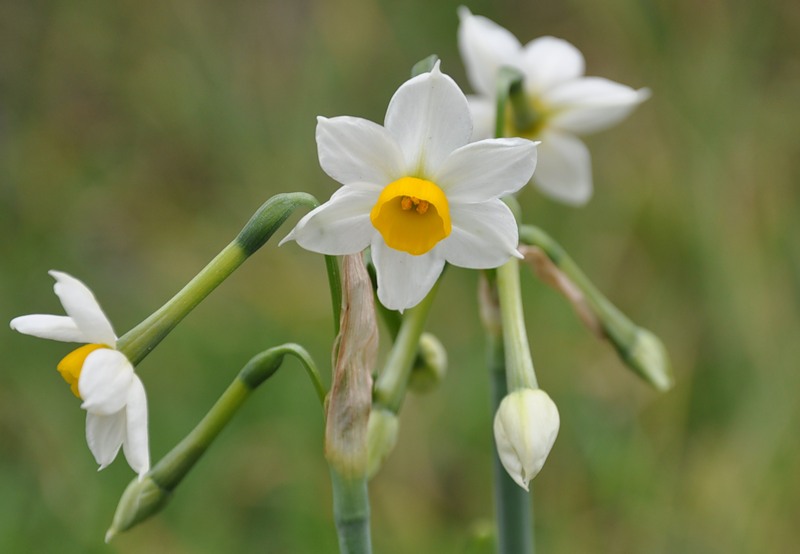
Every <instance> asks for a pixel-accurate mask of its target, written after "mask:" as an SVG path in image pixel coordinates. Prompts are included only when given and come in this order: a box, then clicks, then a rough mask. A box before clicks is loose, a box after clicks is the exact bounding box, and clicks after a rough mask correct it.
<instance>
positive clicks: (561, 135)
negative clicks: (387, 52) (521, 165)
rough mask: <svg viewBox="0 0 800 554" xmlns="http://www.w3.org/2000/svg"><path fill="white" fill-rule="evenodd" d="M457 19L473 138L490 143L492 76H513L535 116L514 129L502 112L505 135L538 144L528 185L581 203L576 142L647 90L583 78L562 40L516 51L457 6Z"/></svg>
mask: <svg viewBox="0 0 800 554" xmlns="http://www.w3.org/2000/svg"><path fill="white" fill-rule="evenodd" d="M458 15H459V18H460V25H459V29H458V46H459V50H460V51H461V57H462V59H463V61H464V65H465V67H466V71H467V77H468V78H469V81H470V83H471V84H472V87H473V89H474V90H475V92H476V93H477V96H470V97H469V103H470V109H471V110H472V113H473V117H474V120H475V138H482V137H488V136H494V128H495V117H496V99H495V97H496V81H497V72H498V71H499V70H500V68H502V67H505V66H508V67H513V68H515V69H517V70H518V71H520V72H521V73H522V74H523V76H524V82H523V86H524V90H525V95H526V97H527V101H528V104H529V106H530V109H531V113H532V114H533V115H534V116H535V117H533V119H532V120H531V121H529V122H527V124H526V128H522V129H520V128H517V126H516V124H515V121H514V118H513V117H511V114H510V113H509V114H508V116H507V118H506V124H505V126H506V133H505V134H506V135H508V136H522V137H527V138H531V139H535V140H540V141H541V145H540V146H539V163H538V167H537V168H536V175H535V176H534V179H533V182H534V184H535V185H536V186H537V187H538V188H539V190H541V191H542V192H543V193H544V194H546V195H547V196H550V197H552V198H554V199H556V200H560V201H562V202H565V203H567V204H573V205H581V204H585V203H586V202H587V201H588V200H589V198H590V197H591V195H592V166H591V156H590V154H589V150H588V148H586V145H585V144H584V143H583V142H582V141H581V140H580V139H579V138H578V137H577V136H576V135H584V134H588V133H593V132H595V131H600V130H603V129H606V128H608V127H610V126H612V125H614V124H616V123H618V122H619V121H621V120H622V119H624V118H625V117H627V116H628V114H630V113H631V111H633V109H634V108H635V107H636V106H637V105H639V104H640V103H642V102H643V101H644V100H646V99H647V98H648V97H649V96H650V91H649V90H648V89H639V90H634V89H632V88H630V87H628V86H625V85H621V84H619V83H615V82H614V81H610V80H608V79H604V78H601V77H585V76H584V59H583V55H582V54H581V53H580V51H579V50H578V49H577V48H575V47H574V46H573V45H572V44H570V43H569V42H567V41H565V40H563V39H559V38H554V37H550V36H545V37H540V38H537V39H535V40H532V41H531V42H529V43H528V44H526V45H525V46H522V45H521V44H520V42H519V41H518V40H517V38H516V37H515V36H514V35H512V34H511V33H510V32H509V31H507V30H506V29H504V28H503V27H501V26H499V25H497V24H496V23H494V22H493V21H491V20H489V19H487V18H485V17H482V16H476V15H472V13H470V11H469V9H467V8H466V7H464V6H462V7H461V8H459V11H458Z"/></svg>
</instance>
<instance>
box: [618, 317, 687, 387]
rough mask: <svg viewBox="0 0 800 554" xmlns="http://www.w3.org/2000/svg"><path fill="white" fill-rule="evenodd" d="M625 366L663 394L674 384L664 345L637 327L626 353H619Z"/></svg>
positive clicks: (651, 334) (654, 336) (646, 331)
mask: <svg viewBox="0 0 800 554" xmlns="http://www.w3.org/2000/svg"><path fill="white" fill-rule="evenodd" d="M620 355H621V356H623V358H624V359H625V361H626V362H627V364H628V365H629V366H630V368H631V369H633V370H634V371H635V372H636V373H638V374H639V375H640V376H641V377H642V378H643V379H644V380H645V381H647V382H648V383H650V384H651V385H653V386H654V387H655V388H656V389H658V390H660V391H662V392H664V391H667V390H669V389H671V388H672V385H673V384H674V381H673V378H672V369H671V368H670V364H669V356H667V349H666V348H665V347H664V343H663V342H661V339H659V338H658V337H657V336H656V335H654V334H653V333H651V332H650V331H648V330H647V329H643V328H641V327H638V328H637V329H636V334H635V335H634V340H633V344H631V346H630V348H629V349H628V351H627V353H625V352H622V351H620Z"/></svg>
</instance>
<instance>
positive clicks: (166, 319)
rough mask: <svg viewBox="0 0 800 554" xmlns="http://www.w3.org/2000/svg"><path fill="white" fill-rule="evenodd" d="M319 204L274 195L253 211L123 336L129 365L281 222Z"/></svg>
mask: <svg viewBox="0 0 800 554" xmlns="http://www.w3.org/2000/svg"><path fill="white" fill-rule="evenodd" d="M318 204H319V203H318V202H317V200H316V199H315V198H314V197H313V196H311V195H310V194H306V193H303V192H295V193H287V194H278V195H276V196H273V197H272V198H270V199H269V200H267V201H266V202H265V203H264V204H263V205H262V206H261V208H259V209H258V211H256V213H255V214H254V215H253V217H252V218H250V221H248V222H247V224H246V225H245V226H244V228H243V229H242V231H241V232H240V233H239V235H238V236H237V237H236V239H234V240H233V241H232V242H231V243H230V244H228V245H227V246H226V247H225V248H224V249H223V250H222V251H221V252H220V253H219V254H217V256H216V257H215V258H214V259H213V260H211V262H209V263H208V265H206V267H204V268H203V269H202V270H201V271H200V272H199V273H198V274H197V275H196V276H195V277H194V278H193V279H192V280H191V281H189V283H187V284H186V286H185V287H183V289H181V290H180V291H179V292H178V293H177V294H176V295H175V296H173V297H172V298H171V299H170V300H169V301H168V302H167V303H166V304H164V305H163V306H162V307H161V308H159V309H158V310H156V311H155V312H154V313H153V314H152V315H151V316H150V317H148V318H147V319H145V320H144V321H142V322H141V323H140V324H139V325H137V326H136V327H134V328H133V329H131V330H130V331H128V332H127V333H125V334H124V335H123V336H122V337H120V339H119V340H118V342H117V349H118V350H119V351H120V352H122V353H123V354H125V355H126V356H127V357H128V359H129V360H130V361H131V363H132V364H133V365H137V364H138V363H139V362H141V361H142V359H144V357H145V356H147V355H148V354H149V353H150V352H151V351H152V350H153V348H155V347H156V345H157V344H158V343H159V342H161V341H162V340H163V339H164V337H166V336H167V334H169V332H170V331H172V329H174V328H175V326H176V325H178V323H180V322H181V320H182V319H183V318H184V317H186V316H187V315H188V314H189V312H191V311H192V310H193V309H194V308H195V307H196V306H197V305H198V304H199V303H200V302H201V301H202V300H203V299H204V298H205V297H206V296H208V295H209V294H210V293H211V291H213V290H214V289H215V288H217V287H218V286H219V285H220V283H222V282H223V281H224V280H225V279H227V278H228V277H229V276H230V275H231V273H233V272H234V271H235V270H236V268H238V267H239V266H240V265H242V263H244V261H245V260H246V259H247V258H248V257H249V256H250V255H251V254H253V253H254V252H256V251H257V250H258V249H259V248H261V247H262V246H263V245H264V244H265V243H266V242H267V241H268V240H269V239H270V237H271V236H272V235H273V234H274V233H275V231H277V230H278V228H279V227H280V226H281V225H282V224H283V222H284V221H286V219H287V218H288V217H289V216H290V215H291V214H292V212H294V210H295V209H297V208H298V207H301V206H306V207H309V208H314V207H316V206H317V205H318Z"/></svg>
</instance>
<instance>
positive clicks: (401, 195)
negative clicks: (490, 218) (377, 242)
mask: <svg viewBox="0 0 800 554" xmlns="http://www.w3.org/2000/svg"><path fill="white" fill-rule="evenodd" d="M369 217H370V220H371V221H372V224H373V225H374V226H375V228H376V229H377V230H378V232H380V234H381V236H382V237H383V240H384V241H386V244H387V246H389V247H390V248H394V249H395V250H400V251H402V252H407V253H409V254H412V255H414V256H419V255H422V254H425V253H426V252H429V251H430V250H431V249H432V248H433V247H434V246H436V244H437V243H438V242H439V241H440V240H442V239H444V238H446V237H447V236H449V235H450V231H451V230H452V223H451V221H450V207H449V204H448V202H447V197H446V196H445V194H444V191H443V190H442V189H440V188H439V187H438V186H437V185H436V184H435V183H433V182H431V181H427V180H425V179H419V178H417V177H403V178H401V179H398V180H397V181H394V182H392V183H389V184H388V185H387V186H386V187H385V188H384V189H383V191H382V192H381V194H380V196H379V197H378V201H377V202H375V206H373V208H372V211H371V212H370V214H369Z"/></svg>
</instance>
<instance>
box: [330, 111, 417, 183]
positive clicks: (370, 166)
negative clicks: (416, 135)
mask: <svg viewBox="0 0 800 554" xmlns="http://www.w3.org/2000/svg"><path fill="white" fill-rule="evenodd" d="M317 150H318V152H319V163H320V165H321V166H322V169H323V170H324V171H325V173H327V174H328V175H330V176H331V177H332V178H333V179H335V180H336V181H338V182H340V183H342V184H344V185H349V184H351V183H370V184H372V185H374V186H375V187H379V188H383V187H385V186H386V185H388V184H389V183H391V182H392V181H395V180H397V179H399V178H400V177H402V174H401V172H402V169H403V153H402V152H401V150H400V147H399V146H398V145H397V142H396V141H395V140H394V138H392V136H391V135H390V134H389V132H388V131H387V130H386V129H384V128H383V127H381V126H380V125H378V124H377V123H373V122H372V121H367V120H366V119H361V118H358V117H334V118H333V119H326V118H324V117H318V118H317Z"/></svg>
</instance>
